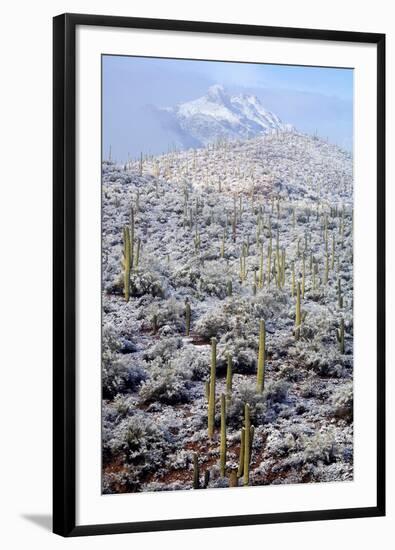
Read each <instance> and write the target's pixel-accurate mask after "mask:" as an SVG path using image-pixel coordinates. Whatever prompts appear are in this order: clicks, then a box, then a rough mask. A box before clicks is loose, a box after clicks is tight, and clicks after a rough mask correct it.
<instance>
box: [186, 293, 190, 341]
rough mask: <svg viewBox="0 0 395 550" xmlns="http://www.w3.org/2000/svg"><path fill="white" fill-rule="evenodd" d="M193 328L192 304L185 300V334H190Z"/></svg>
mask: <svg viewBox="0 0 395 550" xmlns="http://www.w3.org/2000/svg"><path fill="white" fill-rule="evenodd" d="M190 330H191V304H190V303H189V301H188V299H187V300H185V335H186V336H189V333H190Z"/></svg>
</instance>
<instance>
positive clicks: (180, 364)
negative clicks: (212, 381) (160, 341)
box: [172, 345, 210, 380]
mask: <svg viewBox="0 0 395 550" xmlns="http://www.w3.org/2000/svg"><path fill="white" fill-rule="evenodd" d="M172 364H173V365H174V366H176V367H177V368H179V369H180V370H182V371H184V372H185V373H187V376H188V377H191V379H192V380H204V379H205V378H206V377H207V375H208V374H209V372H210V357H209V352H208V350H206V349H201V348H199V347H196V346H193V345H187V346H183V347H182V348H181V349H180V350H178V351H177V352H176V354H175V356H174V357H173V359H172Z"/></svg>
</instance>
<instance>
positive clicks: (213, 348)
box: [208, 338, 217, 439]
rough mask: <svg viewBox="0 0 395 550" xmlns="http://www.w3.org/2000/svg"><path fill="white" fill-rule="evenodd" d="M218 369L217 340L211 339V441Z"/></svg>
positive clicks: (209, 418)
mask: <svg viewBox="0 0 395 550" xmlns="http://www.w3.org/2000/svg"><path fill="white" fill-rule="evenodd" d="M216 369H217V340H216V338H211V372H210V394H209V401H208V436H209V438H210V439H211V438H212V437H213V435H214V422H215V377H216Z"/></svg>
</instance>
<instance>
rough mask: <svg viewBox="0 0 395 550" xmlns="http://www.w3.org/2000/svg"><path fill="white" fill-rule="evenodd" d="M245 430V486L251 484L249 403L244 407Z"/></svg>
mask: <svg viewBox="0 0 395 550" xmlns="http://www.w3.org/2000/svg"><path fill="white" fill-rule="evenodd" d="M244 428H245V438H244V467H243V473H244V479H243V483H244V485H248V484H249V482H250V435H251V432H250V430H251V421H250V406H249V405H248V403H246V404H245V407H244Z"/></svg>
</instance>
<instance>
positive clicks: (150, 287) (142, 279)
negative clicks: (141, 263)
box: [130, 269, 165, 297]
mask: <svg viewBox="0 0 395 550" xmlns="http://www.w3.org/2000/svg"><path fill="white" fill-rule="evenodd" d="M130 294H131V295H132V296H143V295H144V294H151V295H152V296H161V297H163V296H164V295H165V288H164V281H163V278H162V279H160V278H159V276H158V274H157V273H154V272H153V271H149V270H147V269H139V271H134V272H133V273H132V274H131V277H130Z"/></svg>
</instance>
